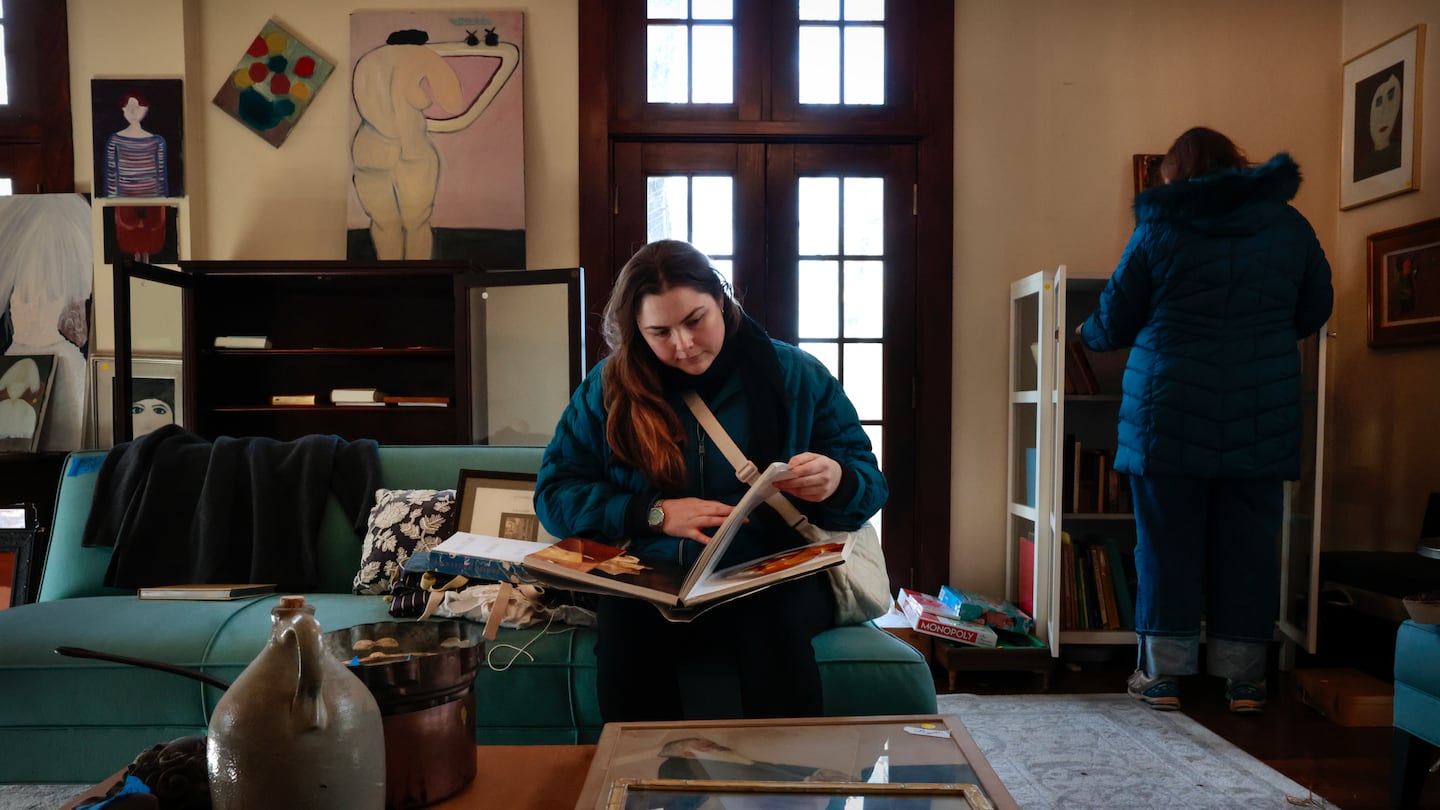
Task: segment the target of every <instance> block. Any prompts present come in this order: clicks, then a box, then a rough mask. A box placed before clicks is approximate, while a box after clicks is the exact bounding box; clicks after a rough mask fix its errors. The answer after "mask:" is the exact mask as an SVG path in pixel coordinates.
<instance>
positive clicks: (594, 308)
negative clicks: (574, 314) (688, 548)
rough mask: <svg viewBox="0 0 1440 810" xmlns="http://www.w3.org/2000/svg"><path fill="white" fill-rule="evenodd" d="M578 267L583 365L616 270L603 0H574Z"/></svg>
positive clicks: (595, 353) (596, 350) (596, 342)
mask: <svg viewBox="0 0 1440 810" xmlns="http://www.w3.org/2000/svg"><path fill="white" fill-rule="evenodd" d="M578 12H579V17H580V31H581V32H582V33H581V36H580V44H579V55H578V60H579V71H580V76H579V91H580V102H579V106H580V109H579V129H580V161H579V162H580V166H579V184H578V185H579V188H578V191H579V194H578V197H579V207H580V266H581V267H584V268H585V274H586V279H585V290H584V307H585V314H586V318H585V321H586V324H587V326H586V339H585V367H586V368H587V369H588V368H589V367H590V366H592V365H594V364H595V362H596V361H597V360H599V359H600V355H601V352H602V351H603V348H604V345H605V341H604V339H603V337H602V335H601V333H600V325H601V321H602V317H601V316H602V314H603V312H604V309H605V301H606V299H607V298H609V296H610V288H611V287H612V286H613V285H614V282H615V271H616V269H617V267H616V265H615V264H614V262H613V259H612V256H613V253H614V251H613V248H612V246H611V241H610V240H611V227H610V225H611V223H610V212H611V210H612V203H611V193H612V183H611V174H610V129H609V123H610V119H609V113H610V95H609V94H610V81H609V76H610V72H609V65H608V61H609V58H610V48H611V42H612V38H611V36H610V15H609V14H608V13H607V11H606V8H605V0H579V3H578Z"/></svg>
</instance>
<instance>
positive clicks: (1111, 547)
mask: <svg viewBox="0 0 1440 810" xmlns="http://www.w3.org/2000/svg"><path fill="white" fill-rule="evenodd" d="M1134 587H1135V558H1134V555H1133V554H1131V553H1129V552H1127V551H1122V550H1121V549H1120V544H1119V542H1118V541H1117V540H1116V539H1115V538H1113V537H1084V538H1081V539H1079V540H1072V539H1071V537H1070V533H1069V532H1061V533H1060V628H1061V629H1062V630H1133V629H1135V597H1134V592H1135V591H1134Z"/></svg>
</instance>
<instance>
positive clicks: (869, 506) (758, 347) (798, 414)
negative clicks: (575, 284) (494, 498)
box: [535, 240, 889, 722]
mask: <svg viewBox="0 0 1440 810" xmlns="http://www.w3.org/2000/svg"><path fill="white" fill-rule="evenodd" d="M603 332H604V335H605V341H606V344H607V347H608V348H609V350H610V355H609V356H608V357H607V358H605V359H604V360H602V361H601V362H600V363H599V364H598V365H597V366H596V368H595V369H594V370H592V371H591V373H590V374H589V375H588V376H587V377H586V378H585V380H584V381H583V382H582V383H581V384H580V387H579V388H578V389H577V390H576V392H575V394H574V395H573V396H572V398H571V400H570V404H569V406H568V407H567V408H566V410H565V413H564V414H563V415H562V416H561V418H560V422H559V425H558V426H557V428H556V432H555V436H554V438H553V439H552V440H551V442H550V446H549V447H548V448H547V449H546V451H545V457H544V461H543V462H542V464H541V469H540V476H539V480H538V482H537V484H536V490H535V507H536V512H537V514H538V515H539V517H540V520H541V522H542V523H543V524H544V526H545V529H546V531H548V532H549V533H551V534H553V535H555V536H557V537H571V536H581V537H587V538H594V539H600V540H603V541H605V542H609V543H613V544H622V543H627V544H628V546H629V549H630V553H632V554H634V555H636V556H637V557H639V558H640V560H641V561H642V562H645V561H646V560H651V561H656V560H664V561H666V562H668V563H678V564H680V565H682V566H683V565H686V564H688V563H691V562H693V561H694V560H695V558H696V556H697V555H698V554H699V551H700V547H701V544H703V543H706V542H708V541H709V539H710V535H709V534H708V533H707V532H711V531H713V530H714V529H715V528H716V527H718V526H719V525H720V524H721V523H722V522H723V521H724V520H725V517H726V516H727V515H729V514H730V511H731V509H732V507H733V505H734V503H735V502H736V501H737V500H738V499H739V497H740V496H741V495H742V494H743V493H744V492H745V489H746V485H745V484H744V483H743V482H741V481H740V480H739V479H738V478H737V477H736V475H735V470H734V468H732V467H731V466H730V464H729V463H728V462H727V461H726V459H725V456H724V455H722V454H721V453H720V452H719V451H718V448H715V447H713V446H712V445H711V440H710V439H709V437H708V436H707V435H706V433H705V431H704V429H703V428H702V427H701V426H700V425H699V424H698V422H697V421H696V419H695V417H694V416H693V415H692V414H691V412H690V410H689V408H688V407H687V406H686V405H685V403H684V400H683V396H684V394H685V393H686V392H687V391H694V392H695V393H697V394H699V396H700V398H701V399H703V400H704V401H705V403H706V404H707V405H708V406H709V407H710V409H711V411H713V412H714V413H715V415H716V417H717V418H718V419H719V421H720V423H721V424H722V425H723V426H724V428H725V430H726V432H727V433H729V434H730V436H731V437H732V438H733V439H734V440H735V442H736V443H737V444H738V445H739V446H740V448H741V449H742V450H743V451H744V453H745V456H746V457H747V458H749V459H750V460H751V461H753V462H754V463H755V464H756V465H757V466H759V467H761V468H763V467H765V466H766V465H768V464H769V463H770V462H773V461H785V462H788V463H789V465H790V469H791V472H792V473H793V477H791V478H789V479H787V480H784V481H781V482H778V483H777V485H776V487H777V488H778V489H780V490H781V491H782V492H784V493H785V494H786V495H788V496H789V497H790V498H791V500H792V501H794V502H795V504H796V506H797V507H798V508H799V509H800V510H801V511H802V512H803V513H805V515H806V516H807V517H808V518H809V519H810V521H811V522H812V523H814V524H816V525H818V526H820V527H822V528H826V529H834V530H854V529H857V528H859V527H860V526H861V524H863V523H864V522H865V521H866V520H867V519H869V518H870V517H871V516H872V515H874V514H875V513H876V512H877V511H879V509H880V507H881V506H883V505H884V503H885V500H886V498H887V497H888V496H889V489H888V486H887V484H886V482H885V477H884V476H883V475H882V474H881V472H880V469H879V464H878V463H877V462H876V459H875V455H874V453H873V452H872V451H871V446H870V440H869V437H868V436H867V435H866V433H865V431H864V429H863V428H862V426H861V424H860V420H859V418H858V417H857V416H856V413H855V408H854V406H853V405H852V404H851V403H850V400H849V399H848V398H847V397H846V396H845V393H844V391H843V390H842V389H841V388H840V384H839V382H838V381H836V379H835V378H834V376H832V375H831V374H830V372H829V371H828V370H827V369H826V368H825V366H824V365H822V364H821V363H820V361H819V360H817V359H816V358H814V357H813V356H811V355H810V354H808V353H807V352H804V351H802V350H801V349H799V348H797V347H795V346H791V345H789V344H786V343H783V342H780V341H775V340H772V339H771V338H770V337H769V336H768V335H767V334H766V333H765V331H764V330H763V329H762V328H761V327H760V326H759V325H758V324H757V323H755V322H754V321H753V320H751V319H750V318H749V317H748V316H746V314H745V312H744V310H743V309H741V307H740V304H739V303H738V302H737V301H736V300H735V297H734V296H733V295H732V294H731V293H730V290H729V288H728V285H727V284H726V282H725V280H724V278H723V277H722V276H721V275H720V274H719V273H718V272H716V270H715V269H714V267H713V266H712V265H711V263H710V260H709V258H708V257H707V256H705V254H704V253H702V252H700V251H699V250H697V249H695V248H694V247H693V246H691V245H689V244H688V243H685V242H679V241H675V240H661V241H658V242H652V243H650V244H648V245H646V246H644V247H642V248H641V249H640V250H639V251H638V252H636V253H635V255H634V256H633V257H632V258H631V259H630V261H629V262H627V263H626V264H625V267H624V268H623V269H622V270H621V271H620V275H619V277H618V278H617V279H616V281H615V288H614V290H613V292H612V293H611V297H610V300H609V303H608V304H607V305H606V308H605V320H604V325H603ZM796 537H797V535H796V534H795V532H794V530H793V529H791V528H790V527H789V526H787V525H785V524H784V522H783V521H781V520H780V519H779V518H778V516H777V515H775V514H774V513H773V512H772V511H771V510H770V509H769V507H768V506H766V507H761V508H758V509H756V510H755V512H753V513H751V515H750V519H749V522H748V523H746V524H745V525H744V526H743V527H742V528H741V530H740V532H739V534H738V535H737V536H736V538H735V542H734V543H733V545H732V546H731V548H730V549H728V551H727V554H726V556H725V558H724V559H722V560H721V561H720V565H721V566H725V565H730V564H734V563H739V562H743V561H745V560H748V559H753V558H756V557H759V556H761V555H762V554H764V553H769V552H773V551H780V550H784V549H787V548H791V547H793V546H794V545H795V544H796ZM834 609H835V605H834V599H833V596H832V595H831V593H830V590H829V584H828V579H827V578H826V577H816V576H808V577H802V578H799V579H795V580H790V581H788V582H785V583H783V584H780V585H776V586H773V587H770V588H767V589H764V590H761V591H758V592H756V593H752V594H749V595H746V596H744V597H742V598H740V599H736V600H734V601H731V602H727V603H725V604H722V605H719V606H717V607H714V608H711V609H710V610H708V611H705V612H704V613H702V614H701V615H699V616H698V617H696V618H694V619H693V620H691V621H689V622H686V623H671V622H669V621H667V620H666V619H665V618H664V617H663V616H662V615H661V614H660V612H659V611H657V610H656V609H655V608H654V607H653V606H651V605H650V604H648V603H646V602H644V601H642V600H638V599H630V598H625V597H610V596H606V597H601V598H600V601H599V607H598V611H597V613H598V625H599V640H598V642H597V643H596V650H595V651H596V657H597V687H598V691H599V698H600V711H601V715H602V717H603V719H604V720H605V722H615V721H623V720H666V719H682V718H687V719H697V718H698V717H699V716H700V715H703V714H706V713H714V712H717V711H721V712H723V711H724V709H717V708H716V703H715V701H713V700H712V701H710V705H709V706H708V707H706V708H696V706H695V705H694V704H693V703H692V704H691V705H690V706H688V707H687V705H686V703H687V702H688V701H689V699H690V698H693V697H695V692H696V690H687V688H686V684H687V683H690V682H692V681H691V679H690V678H688V677H687V675H688V674H690V673H696V672H698V671H703V672H704V673H705V676H704V680H706V681H713V680H715V679H717V678H719V679H722V680H730V681H734V682H738V694H739V706H738V713H739V714H742V715H743V716H746V717H802V716H818V715H821V714H823V708H824V707H823V702H822V696H821V689H820V675H819V670H818V668H817V666H816V664H815V654H814V651H813V649H812V648H811V646H810V639H811V638H813V637H814V636H815V635H816V634H818V633H820V632H821V631H823V630H825V629H827V628H829V627H830V626H831V624H832V620H833V615H834ZM705 689H706V691H707V693H708V694H710V695H711V696H712V697H713V696H714V690H713V686H706V687H705ZM721 702H723V700H722V701H721Z"/></svg>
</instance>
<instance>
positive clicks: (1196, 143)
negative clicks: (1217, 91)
mask: <svg viewBox="0 0 1440 810" xmlns="http://www.w3.org/2000/svg"><path fill="white" fill-rule="evenodd" d="M1249 165H1250V162H1249V161H1248V160H1246V158H1245V153H1244V152H1242V151H1240V147H1238V146H1236V145H1235V143H1234V141H1231V140H1230V139H1229V138H1227V137H1225V136H1224V135H1221V134H1220V133H1219V132H1216V131H1215V130H1213V129H1210V128H1208V127H1192V128H1190V129H1187V130H1185V132H1184V133H1183V134H1181V136H1180V137H1178V138H1176V139H1175V143H1174V144H1172V145H1171V146H1170V151H1168V152H1166V153H1165V159H1164V160H1162V161H1160V177H1161V179H1163V180H1164V181H1165V182H1167V183H1174V182H1176V181H1178V180H1192V179H1194V178H1196V177H1200V176H1202V175H1206V174H1209V173H1211V172H1218V171H1220V170H1221V169H1243V168H1245V167H1247V166H1249Z"/></svg>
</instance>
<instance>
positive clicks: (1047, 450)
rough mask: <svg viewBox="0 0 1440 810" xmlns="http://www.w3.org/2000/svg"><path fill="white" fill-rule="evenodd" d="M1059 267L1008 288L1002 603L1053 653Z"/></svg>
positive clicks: (1056, 631) (1055, 644)
mask: <svg viewBox="0 0 1440 810" xmlns="http://www.w3.org/2000/svg"><path fill="white" fill-rule="evenodd" d="M1063 274H1064V267H1063V266H1062V267H1061V268H1060V269H1059V270H1058V271H1056V272H1050V271H1043V272H1039V273H1034V274H1032V275H1029V276H1026V277H1025V278H1023V279H1020V280H1019V281H1016V282H1014V283H1013V284H1011V285H1010V374H1009V414H1008V421H1009V424H1008V428H1009V430H1008V433H1007V435H1008V436H1009V437H1010V448H1009V460H1008V466H1009V469H1008V475H1007V476H1006V482H1007V483H1006V503H1007V517H1006V521H1007V548H1008V549H1009V553H1008V554H1007V556H1006V578H1005V581H1006V598H1007V599H1009V600H1010V601H1012V602H1015V603H1016V604H1017V605H1018V606H1019V607H1020V609H1021V610H1023V611H1024V612H1025V613H1026V614H1028V615H1030V616H1032V617H1034V619H1035V635H1036V636H1037V637H1038V638H1039V639H1040V640H1042V641H1044V642H1046V643H1047V644H1048V645H1049V646H1050V649H1051V653H1052V654H1057V653H1058V644H1059V628H1058V627H1057V626H1056V624H1055V615H1054V606H1055V605H1056V604H1058V602H1057V598H1058V588H1059V586H1058V582H1059V576H1058V567H1057V566H1058V562H1057V560H1056V554H1055V551H1054V549H1055V540H1054V532H1055V527H1056V526H1057V525H1058V522H1057V520H1056V508H1057V503H1058V501H1057V495H1058V487H1057V486H1055V485H1054V482H1055V475H1054V474H1053V469H1054V466H1053V465H1054V464H1055V461H1056V459H1055V452H1054V447H1055V439H1054V436H1053V433H1054V428H1055V425H1056V424H1057V422H1056V416H1057V414H1056V412H1055V409H1056V408H1057V407H1058V401H1057V400H1058V396H1057V391H1058V389H1057V388H1056V385H1055V380H1056V346H1057V345H1058V343H1057V335H1056V331H1055V330H1056V326H1055V324H1056V315H1055V306H1056V298H1057V296H1056V294H1055V290H1056V282H1057V276H1063Z"/></svg>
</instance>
